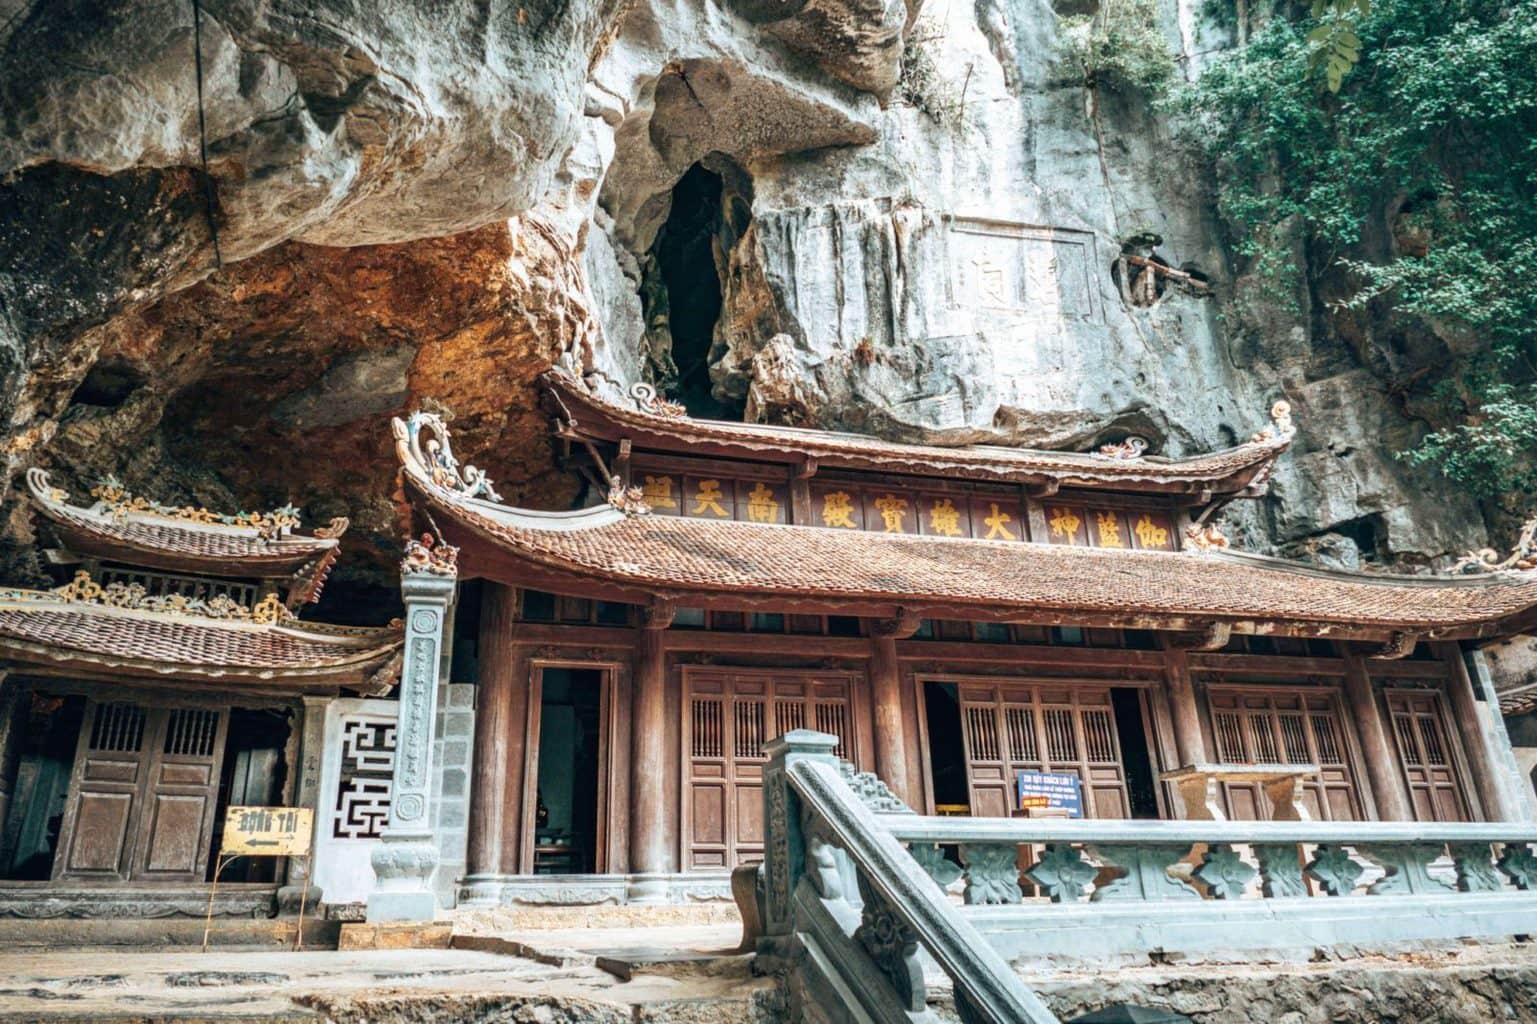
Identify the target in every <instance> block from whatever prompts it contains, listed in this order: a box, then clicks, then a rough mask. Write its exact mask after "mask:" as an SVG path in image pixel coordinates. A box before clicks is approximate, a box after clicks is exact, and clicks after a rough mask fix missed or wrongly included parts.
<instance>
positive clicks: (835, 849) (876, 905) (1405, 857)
mask: <svg viewBox="0 0 1537 1024" xmlns="http://www.w3.org/2000/svg"><path fill="white" fill-rule="evenodd" d="M836 744H837V740H836V739H835V738H834V737H832V736H828V735H826V734H823V733H815V732H809V731H806V730H796V731H794V732H791V733H788V734H786V735H785V736H783V737H781V738H779V739H777V740H774V741H772V742H771V743H770V744H769V754H770V757H771V761H770V763H769V765H768V767H767V769H766V771H765V773H764V811H765V814H764V820H765V824H766V827H765V837H766V852H765V864H764V865H763V869H762V874H761V877H760V878H759V879H758V887H757V899H758V901H759V902H758V904H757V905H756V906H754V907H752V908H751V909H752V911H753V914H754V915H756V916H753V915H747V914H744V917H747V918H748V919H749V920H750V921H757V922H758V924H759V927H760V928H761V936H760V937H759V938H758V941H757V943H756V948H757V951H758V953H759V961H760V965H761V966H764V967H766V968H769V969H776V968H777V969H783V970H784V971H785V972H786V973H787V975H788V977H789V978H790V980H791V992H792V997H793V998H794V999H796V1000H798V1001H799V1004H800V1005H814V1006H815V1009H816V1011H817V1012H816V1013H815V1014H810V1013H808V1014H804V1015H803V1016H807V1017H812V1018H815V1019H827V1020H831V1021H840V1022H841V1021H859V1022H866V1021H869V1022H886V1021H906V1022H917V1021H929V1020H933V1019H934V1018H933V1017H932V1016H931V1011H930V1010H929V1009H928V1006H927V993H926V991H925V988H924V978H923V970H922V964H923V959H922V957H921V956H920V953H919V950H920V949H922V950H923V951H924V953H926V954H927V956H928V958H929V959H931V960H932V961H933V963H934V964H936V965H937V966H938V967H939V969H940V970H941V971H943V972H944V974H946V975H947V976H948V977H949V978H950V979H951V980H952V981H953V983H954V990H955V1003H956V1009H957V1011H958V1013H959V1014H960V1017H961V1019H962V1020H963V1021H965V1022H967V1024H972V1022H979V1021H989V1022H991V1021H998V1022H1002V1021H1010V1022H1013V1021H1029V1022H1036V1021H1051V1020H1054V1019H1055V1018H1053V1017H1052V1015H1051V1013H1050V1011H1049V1010H1048V1009H1047V1008H1046V1007H1045V1006H1044V1004H1042V1003H1041V1001H1040V1000H1039V999H1038V998H1036V997H1035V996H1034V995H1033V994H1032V993H1031V992H1030V991H1029V989H1028V988H1026V987H1025V986H1024V984H1023V983H1022V982H1021V981H1020V979H1019V977H1018V976H1017V975H1016V974H1015V973H1014V971H1013V970H1011V968H1010V967H1009V962H1010V961H1015V960H1020V959H1029V958H1032V957H1040V958H1046V957H1049V958H1051V959H1052V960H1054V961H1057V962H1062V961H1071V960H1080V961H1099V962H1104V959H1105V958H1107V957H1117V956H1121V957H1124V956H1128V955H1131V956H1136V957H1146V956H1148V955H1150V954H1165V955H1171V954H1183V955H1195V954H1203V953H1205V954H1210V953H1221V954H1223V955H1225V956H1233V955H1242V954H1244V953H1249V954H1260V953H1264V954H1267V955H1268V954H1269V953H1270V952H1272V951H1286V950H1293V951H1306V952H1307V953H1309V954H1311V953H1312V951H1314V950H1316V949H1319V948H1329V947H1344V948H1354V949H1360V950H1374V949H1382V950H1392V949H1396V948H1402V947H1403V946H1404V945H1405V944H1418V943H1424V942H1436V941H1446V940H1460V939H1466V938H1480V937H1482V938H1501V937H1505V936H1511V935H1521V934H1529V933H1531V932H1533V931H1537V854H1534V852H1533V849H1532V844H1533V843H1537V824H1533V823H1530V822H1501V823H1487V824H1441V823H1430V822H1427V823H1418V822H1324V821H1301V822H1298V821H1269V822H1245V821H1110V820H1092V819H1087V820H1086V819H1080V820H1066V819H1047V818H1043V819H1029V818H1015V819H1006V818H954V817H921V816H919V815H916V814H913V813H912V812H911V811H910V810H909V809H908V808H907V807H906V806H905V805H903V804H902V802H901V801H900V800H898V799H897V798H896V797H895V796H893V795H892V794H891V792H890V791H889V790H887V789H886V788H885V786H883V785H882V784H881V783H880V781H879V780H877V779H876V778H875V777H874V776H873V775H869V774H867V773H858V772H855V771H854V770H853V769H852V768H851V767H850V766H849V765H848V764H846V763H844V762H840V761H838V760H837V759H836V758H835V757H834V756H833V753H832V751H833V750H834V749H835V747H836ZM946 851H956V853H957V855H958V861H959V862H958V863H957V861H956V860H952V859H950V858H949V857H947V855H946ZM745 870H748V871H750V870H751V869H745ZM744 881H746V876H744ZM1027 883H1028V888H1029V889H1030V890H1032V891H1033V892H1034V893H1037V894H1039V895H1026V891H1027ZM752 890H753V887H752V885H751V884H747V885H744V886H742V887H741V890H740V893H745V894H747V898H748V899H749V900H750V899H751V894H752ZM947 890H949V891H948V892H947ZM952 892H954V893H955V895H954V896H952V895H951V893H952ZM740 893H739V895H740Z"/></svg>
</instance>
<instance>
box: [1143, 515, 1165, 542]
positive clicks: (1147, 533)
mask: <svg viewBox="0 0 1537 1024" xmlns="http://www.w3.org/2000/svg"><path fill="white" fill-rule="evenodd" d="M1137 539H1138V540H1140V541H1141V542H1142V546H1143V547H1145V548H1166V547H1168V546H1169V531H1168V530H1166V529H1164V528H1163V527H1162V526H1159V525H1158V524H1157V523H1155V522H1153V517H1152V516H1150V515H1143V517H1142V518H1141V519H1138V520H1137Z"/></svg>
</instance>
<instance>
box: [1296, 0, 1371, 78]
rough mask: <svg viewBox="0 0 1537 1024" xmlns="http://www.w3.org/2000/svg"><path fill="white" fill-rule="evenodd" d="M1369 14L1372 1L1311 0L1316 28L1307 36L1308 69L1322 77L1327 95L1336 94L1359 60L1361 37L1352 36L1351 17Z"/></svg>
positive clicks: (1354, 31)
mask: <svg viewBox="0 0 1537 1024" xmlns="http://www.w3.org/2000/svg"><path fill="white" fill-rule="evenodd" d="M1371 12H1372V0H1313V20H1314V21H1317V22H1318V25H1317V26H1316V27H1315V28H1314V29H1313V31H1311V32H1309V33H1308V44H1309V45H1310V46H1312V47H1313V52H1312V53H1311V54H1310V55H1309V58H1308V66H1309V67H1310V68H1312V70H1313V71H1314V72H1315V73H1319V74H1322V75H1323V79H1324V82H1325V84H1327V85H1328V87H1329V91H1330V92H1339V91H1340V86H1341V85H1343V84H1344V83H1345V76H1346V75H1347V74H1349V73H1350V69H1351V68H1353V67H1355V66H1356V62H1357V61H1359V60H1360V59H1361V37H1360V36H1358V35H1356V29H1355V23H1354V17H1355V16H1359V17H1365V16H1367V15H1368V14H1371Z"/></svg>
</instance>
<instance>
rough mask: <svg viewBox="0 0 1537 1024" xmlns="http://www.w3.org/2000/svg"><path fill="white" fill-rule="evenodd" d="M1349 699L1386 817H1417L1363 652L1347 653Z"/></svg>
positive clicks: (1381, 816)
mask: <svg viewBox="0 0 1537 1024" xmlns="http://www.w3.org/2000/svg"><path fill="white" fill-rule="evenodd" d="M1345 701H1346V705H1347V707H1348V709H1349V715H1348V717H1349V718H1350V719H1351V720H1353V721H1354V722H1355V725H1356V734H1357V735H1358V736H1360V738H1361V757H1362V759H1363V760H1364V761H1365V762H1366V782H1367V783H1368V784H1369V785H1370V786H1371V789H1372V798H1373V800H1375V801H1376V804H1377V817H1378V818H1379V819H1380V820H1382V821H1413V820H1414V805H1413V804H1411V803H1410V802H1409V789H1408V786H1407V785H1406V784H1405V783H1404V776H1403V772H1401V771H1400V770H1399V764H1398V751H1397V749H1396V748H1395V747H1394V746H1393V738H1392V736H1391V734H1390V733H1389V732H1388V723H1387V720H1386V718H1385V717H1384V715H1383V714H1382V705H1381V703H1380V702H1379V701H1378V700H1377V693H1376V690H1375V689H1374V688H1373V686H1372V678H1371V676H1370V675H1369V674H1368V673H1367V671H1366V662H1365V661H1364V660H1363V659H1362V658H1361V657H1360V655H1356V654H1350V653H1349V652H1346V654H1345Z"/></svg>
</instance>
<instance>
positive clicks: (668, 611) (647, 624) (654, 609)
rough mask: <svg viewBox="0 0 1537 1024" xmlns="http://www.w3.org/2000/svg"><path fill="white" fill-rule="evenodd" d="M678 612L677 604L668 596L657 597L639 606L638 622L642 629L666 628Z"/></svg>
mask: <svg viewBox="0 0 1537 1024" xmlns="http://www.w3.org/2000/svg"><path fill="white" fill-rule="evenodd" d="M677 614H678V608H677V605H675V604H674V603H673V600H672V598H670V597H658V598H656V599H655V600H653V601H652V602H651V603H650V604H645V605H641V607H640V624H641V628H643V629H666V628H667V627H668V626H671V625H672V620H673V617H674V616H676V615H677Z"/></svg>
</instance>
